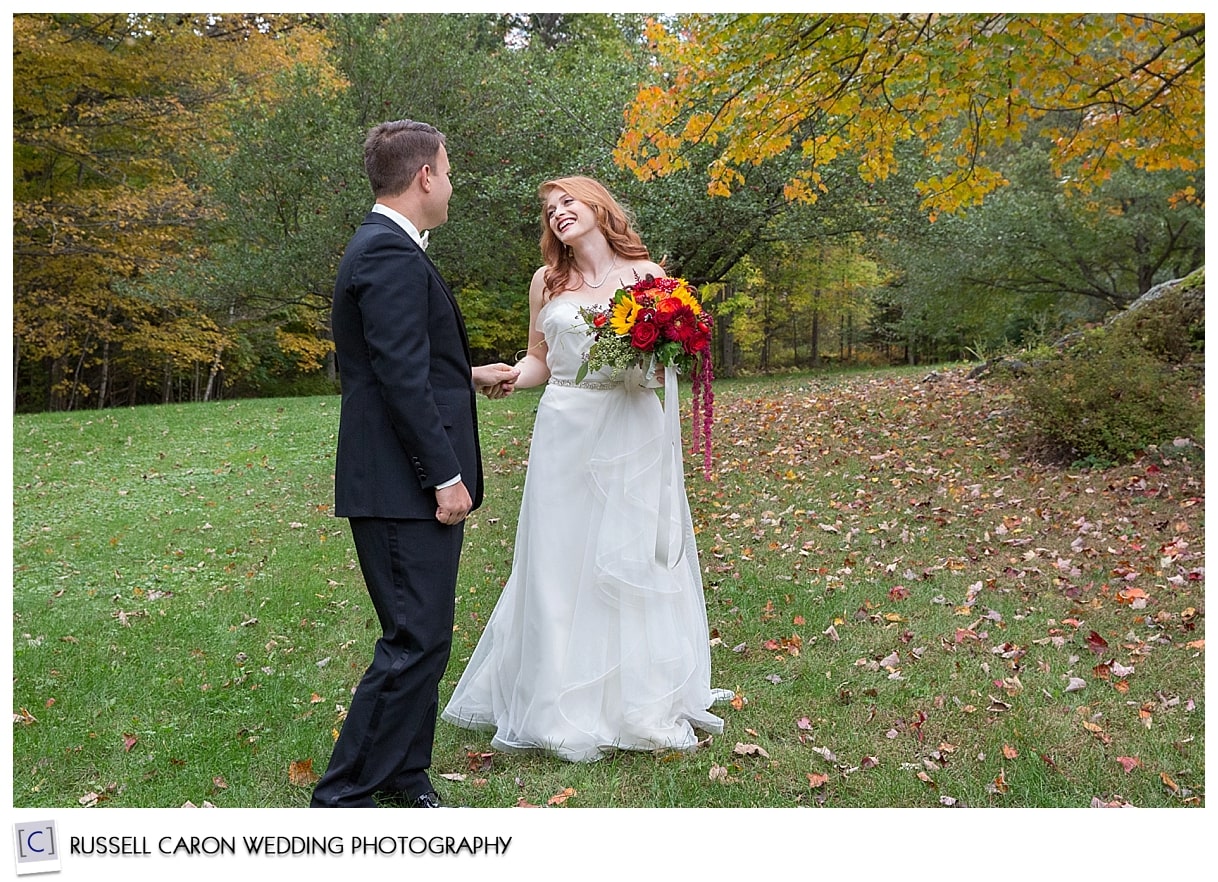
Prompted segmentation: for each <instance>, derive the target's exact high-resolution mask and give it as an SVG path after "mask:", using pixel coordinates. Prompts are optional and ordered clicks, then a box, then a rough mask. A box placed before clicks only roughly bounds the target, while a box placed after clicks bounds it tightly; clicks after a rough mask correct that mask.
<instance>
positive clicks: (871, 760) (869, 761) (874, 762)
mask: <svg viewBox="0 0 1218 882" xmlns="http://www.w3.org/2000/svg"><path fill="white" fill-rule="evenodd" d="M879 764H880V760H879V757H874V756H865V757H863V761H862V762H860V763H859V768H860V769H874V768H875V767H876V766H878V765H879Z"/></svg>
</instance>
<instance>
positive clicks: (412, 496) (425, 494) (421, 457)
mask: <svg viewBox="0 0 1218 882" xmlns="http://www.w3.org/2000/svg"><path fill="white" fill-rule="evenodd" d="M364 169H365V171H366V172H367V174H368V180H369V183H370V184H371V185H372V192H373V195H374V196H375V198H376V204H375V205H374V206H373V208H372V211H371V213H369V214H368V216H367V217H365V218H364V222H363V224H362V225H361V226H360V228H359V230H358V231H356V233H355V235H354V236H353V237H352V239H351V241H350V243H349V244H348V246H347V250H346V252H345V253H344V255H343V259H342V262H341V263H340V264H339V267H338V279H337V281H336V283H335V286H334V307H333V312H332V318H331V323H332V330H333V334H334V347H335V351H336V354H337V359H338V366H339V371H340V377H341V382H342V411H341V415H340V417H339V428H338V461H337V464H336V467H335V476H334V513H335V515H336V516H338V517H345V518H349V519H350V524H351V536H352V539H353V540H354V542H355V549H356V554H357V555H358V557H359V563H360V569H361V571H362V572H363V575H364V581H365V583H366V584H367V587H368V593H369V595H370V597H371V599H372V605H373V607H374V608H375V609H376V614H377V618H378V619H379V620H380V625H381V628H382V631H383V636H382V637H381V638H380V639H379V640H378V641H377V642H376V647H375V651H374V655H373V659H372V663H371V665H370V666H369V668H368V670H367V671H366V672H365V674H364V676H363V679H362V680H360V683H359V686H358V688H357V689H356V691H355V695H354V696H353V697H352V699H351V706H350V708H349V709H348V711H347V718H346V720H345V721H344V723H343V728H342V732H341V734H340V735H339V737H338V741H337V742H335V744H334V752H333V755H332V756H331V758H330V765H329V767H328V768H327V769H326V773H325V774H324V775H323V776H322V778H321V780H320V781H318V783H317V786H316V788H315V789H314V791H313V799H312V806H313V807H326V808H341V807H355V806H374V805H376V804H377V799H379V800H383V801H392V802H393V803H394V804H399V805H400V804H405V805H409V806H417V807H421V808H436V807H439V805H440V798H439V796H437V794H436V792H435V788H434V787H432V785H431V781H430V780H429V779H428V777H427V769H428V767H429V766H430V765H431V747H432V740H433V736H434V734H435V721H436V710H437V704H438V701H439V695H438V687H439V683H440V678H441V677H442V676H443V675H444V670H445V667H446V666H447V664H448V655H449V649H450V645H451V641H452V628H453V611H454V597H455V593H456V585H457V562H458V559H459V557H460V554H461V540H462V536H463V532H464V527H463V522H464V520H465V517H466V515H467V514H469V512H470V511H472V510H473V509H475V508H477V507H478V505H479V504H480V503H481V501H482V461H481V455H480V451H479V447H478V426H477V413H476V409H475V402H474V397H475V391H476V390H477V389H481V390H482V391H484V392H486V393H487V394H488V395H489V396H490V397H500V396H502V395H505V394H508V393H510V392H511V391H512V386H513V383H514V382H515V380H516V376H517V374H518V372H517V371H516V369H515V368H512V367H509V366H508V365H505V364H495V365H484V366H481V367H471V363H470V352H469V342H468V340H467V338H466V333H465V325H464V323H463V322H462V320H461V313H460V311H459V310H458V308H457V302H456V300H455V299H454V297H453V295H452V292H451V291H449V289H448V286H447V285H446V284H445V282H444V280H443V279H442V278H441V277H440V273H439V272H438V271H437V270H436V268H435V266H434V265H433V264H432V262H431V261H430V260H429V259H428V258H427V256H426V255H425V254H424V251H423V249H424V247H425V240H424V238H423V235H422V234H421V233H420V231H421V230H431V229H434V228H435V227H438V226H440V225H441V224H442V223H444V222H445V221H446V220H447V219H448V200H449V197H450V196H451V195H452V183H451V182H450V180H449V164H448V153H447V151H446V148H445V142H444V136H443V135H442V134H441V133H440V132H438V131H437V130H436V129H434V128H433V127H432V126H429V125H427V124H426V123H420V122H413V121H411V120H399V121H397V122H388V123H382V124H381V125H379V126H377V127H376V128H374V129H372V131H370V132H369V133H368V138H367V140H366V141H365V143H364ZM374 797H376V798H377V799H374Z"/></svg>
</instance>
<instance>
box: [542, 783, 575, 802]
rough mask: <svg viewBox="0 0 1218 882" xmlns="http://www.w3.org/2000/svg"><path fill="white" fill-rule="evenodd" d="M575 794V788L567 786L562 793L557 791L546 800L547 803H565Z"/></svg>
mask: <svg viewBox="0 0 1218 882" xmlns="http://www.w3.org/2000/svg"><path fill="white" fill-rule="evenodd" d="M572 796H575V788H573V787H567V788H565V789H564V790H563V791H562V792H561V793H555V794H554V795H553V796H551V797H550V798H549V799H547V800H546V805H563V804H565V803H566V801H567V800H568V799H570V798H571V797H572Z"/></svg>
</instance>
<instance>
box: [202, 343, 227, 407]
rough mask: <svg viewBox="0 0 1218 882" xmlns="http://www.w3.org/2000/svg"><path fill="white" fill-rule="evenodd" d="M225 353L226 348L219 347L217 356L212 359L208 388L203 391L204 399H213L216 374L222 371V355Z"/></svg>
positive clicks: (208, 375)
mask: <svg viewBox="0 0 1218 882" xmlns="http://www.w3.org/2000/svg"><path fill="white" fill-rule="evenodd" d="M223 354H224V350H223V349H222V348H221V349H217V350H216V356H215V358H213V359H212V360H211V370H210V371H208V373H207V389H206V390H204V392H203V400H204V401H211V396H212V393H213V392H215V389H216V375H217V374H219V373H220V356H221V355H223Z"/></svg>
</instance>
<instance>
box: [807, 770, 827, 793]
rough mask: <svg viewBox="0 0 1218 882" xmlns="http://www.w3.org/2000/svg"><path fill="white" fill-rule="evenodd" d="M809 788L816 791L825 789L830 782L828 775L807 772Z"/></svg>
mask: <svg viewBox="0 0 1218 882" xmlns="http://www.w3.org/2000/svg"><path fill="white" fill-rule="evenodd" d="M806 774H807V776H808V786H809V787H811V788H812V789H813V790H815V789H816V788H817V787H823V786H825V784H826V783H828V781H829V776H828V775H821V774H819V773H818V772H807V773H806Z"/></svg>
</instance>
